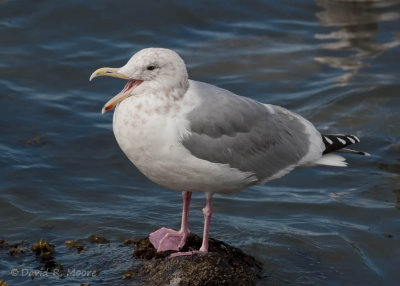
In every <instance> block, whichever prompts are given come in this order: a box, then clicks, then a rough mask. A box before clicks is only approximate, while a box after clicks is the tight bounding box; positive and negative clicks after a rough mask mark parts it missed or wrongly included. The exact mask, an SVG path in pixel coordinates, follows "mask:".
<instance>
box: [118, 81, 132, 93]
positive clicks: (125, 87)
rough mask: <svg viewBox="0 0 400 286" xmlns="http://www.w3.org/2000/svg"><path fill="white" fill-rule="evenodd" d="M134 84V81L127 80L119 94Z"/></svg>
mask: <svg viewBox="0 0 400 286" xmlns="http://www.w3.org/2000/svg"><path fill="white" fill-rule="evenodd" d="M134 82H135V80H132V79H131V80H128V82H127V83H126V84H125V86H124V88H123V89H122V90H121V92H120V93H124V92H125V91H127V90H128V89H130V88H131V87H132V86H133V83H134Z"/></svg>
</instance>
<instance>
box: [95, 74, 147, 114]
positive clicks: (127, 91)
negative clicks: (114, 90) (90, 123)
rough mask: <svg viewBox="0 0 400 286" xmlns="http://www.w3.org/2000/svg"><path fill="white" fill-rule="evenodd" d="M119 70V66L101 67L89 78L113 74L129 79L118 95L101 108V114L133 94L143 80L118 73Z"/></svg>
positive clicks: (112, 75) (113, 75)
mask: <svg viewBox="0 0 400 286" xmlns="http://www.w3.org/2000/svg"><path fill="white" fill-rule="evenodd" d="M118 70H119V68H100V69H98V70H96V71H95V72H94V73H92V75H91V76H90V78H89V81H91V80H92V79H94V78H95V77H98V76H111V77H117V78H122V79H126V80H128V82H127V83H126V85H125V87H124V89H123V90H122V91H121V92H120V93H118V94H117V95H116V96H114V97H113V98H111V99H110V100H109V101H107V103H106V104H104V106H103V109H102V110H101V114H104V113H105V112H107V111H109V110H111V109H113V108H114V107H115V106H116V105H117V104H118V103H120V102H121V101H123V100H124V99H125V98H127V97H129V96H130V95H131V91H132V90H133V89H134V88H136V87H137V86H139V85H140V84H141V83H142V82H143V81H142V80H135V79H130V78H129V77H127V76H125V75H123V74H120V73H118Z"/></svg>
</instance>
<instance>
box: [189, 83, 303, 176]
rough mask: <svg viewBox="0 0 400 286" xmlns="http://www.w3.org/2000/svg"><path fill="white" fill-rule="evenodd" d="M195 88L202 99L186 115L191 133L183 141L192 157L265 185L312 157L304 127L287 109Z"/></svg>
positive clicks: (212, 89) (212, 88)
mask: <svg viewBox="0 0 400 286" xmlns="http://www.w3.org/2000/svg"><path fill="white" fill-rule="evenodd" d="M190 83H191V89H192V90H191V91H192V92H195V93H196V94H197V96H198V97H199V98H200V100H201V103H200V105H199V106H197V107H196V108H195V109H193V110H192V111H191V112H190V113H188V114H187V119H188V120H189V122H190V129H191V134H190V135H189V136H187V137H185V138H184V139H183V141H182V143H183V145H184V146H185V147H186V148H187V149H188V150H189V151H190V153H191V154H192V155H194V156H196V157H198V158H200V159H204V160H207V161H211V162H214V163H221V164H229V166H230V167H232V168H237V169H239V170H241V171H243V172H252V173H254V174H255V175H256V176H257V179H258V182H263V181H266V180H267V179H268V178H271V177H274V176H276V175H277V174H278V173H279V172H280V171H282V170H284V169H285V168H288V167H290V166H292V165H294V164H297V163H298V162H299V161H300V160H301V159H302V158H303V157H304V156H305V155H306V154H307V152H308V149H309V135H308V134H306V133H305V129H306V128H305V125H304V124H303V123H302V122H301V121H300V120H299V118H298V117H296V116H294V115H293V114H292V113H290V112H289V111H287V110H286V109H283V108H280V107H277V106H271V105H270V106H269V107H267V106H266V105H264V104H262V103H259V102H257V101H254V100H251V99H249V98H245V97H241V96H238V95H235V94H233V93H231V92H229V91H227V90H224V89H221V88H218V87H215V86H212V85H209V84H205V83H200V82H194V81H191V82H190ZM282 175H283V174H282Z"/></svg>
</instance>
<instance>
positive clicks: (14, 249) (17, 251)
mask: <svg viewBox="0 0 400 286" xmlns="http://www.w3.org/2000/svg"><path fill="white" fill-rule="evenodd" d="M8 253H9V254H10V255H11V256H14V255H18V254H21V253H25V250H23V249H22V248H19V247H18V246H14V247H11V248H10V249H9V250H8Z"/></svg>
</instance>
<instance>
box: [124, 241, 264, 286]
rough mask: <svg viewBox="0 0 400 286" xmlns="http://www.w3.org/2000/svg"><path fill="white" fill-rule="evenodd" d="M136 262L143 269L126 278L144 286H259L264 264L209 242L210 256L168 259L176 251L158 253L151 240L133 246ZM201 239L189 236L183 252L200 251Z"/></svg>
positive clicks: (242, 253)
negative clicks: (138, 280)
mask: <svg viewBox="0 0 400 286" xmlns="http://www.w3.org/2000/svg"><path fill="white" fill-rule="evenodd" d="M134 245H135V251H134V254H133V256H134V257H135V258H140V259H143V260H144V262H143V265H142V266H141V267H140V268H138V269H133V270H132V271H130V272H128V273H126V274H125V275H124V276H123V278H124V279H128V278H132V277H140V278H141V280H142V283H143V285H153V286H156V285H176V286H184V285H191V286H192V285H193V286H203V285H204V286H206V285H207V286H208V285H220V286H223V285H235V286H236V285H246V286H247V285H256V282H257V280H258V279H259V278H260V274H261V270H262V268H261V263H259V262H258V261H256V260H255V259H254V258H253V257H252V256H249V255H247V254H245V253H244V252H243V251H241V250H240V249H238V248H235V247H232V246H230V245H228V244H226V243H224V242H222V241H219V240H215V239H210V241H209V251H210V252H209V253H207V254H201V255H193V256H182V257H176V258H168V256H169V255H170V254H171V253H173V252H174V251H166V252H161V253H157V252H156V250H155V249H154V247H153V246H152V245H151V243H150V241H149V239H148V238H145V239H141V240H139V241H137V242H135V243H134ZM200 246H201V238H200V237H199V236H197V235H194V234H190V235H189V237H188V240H187V243H186V245H185V246H184V248H183V249H182V251H191V250H197V249H199V248H200Z"/></svg>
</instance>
